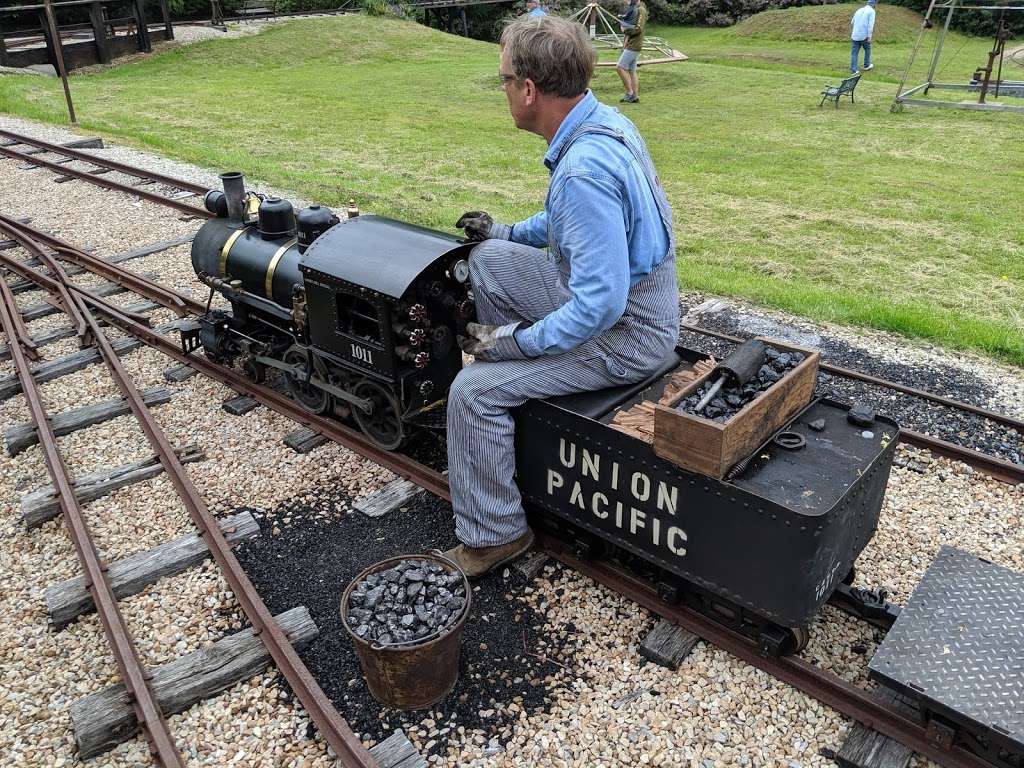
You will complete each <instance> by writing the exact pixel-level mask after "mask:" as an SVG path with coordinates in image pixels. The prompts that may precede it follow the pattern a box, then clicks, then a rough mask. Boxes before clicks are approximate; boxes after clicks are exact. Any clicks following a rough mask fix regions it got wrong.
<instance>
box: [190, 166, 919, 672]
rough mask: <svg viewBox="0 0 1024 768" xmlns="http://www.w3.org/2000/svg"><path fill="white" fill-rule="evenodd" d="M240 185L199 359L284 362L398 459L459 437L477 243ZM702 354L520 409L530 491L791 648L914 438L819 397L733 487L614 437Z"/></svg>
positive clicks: (684, 590) (757, 634)
mask: <svg viewBox="0 0 1024 768" xmlns="http://www.w3.org/2000/svg"><path fill="white" fill-rule="evenodd" d="M222 178H223V179H224V182H225V188H224V191H223V192H220V191H215V192H210V193H208V194H207V197H206V206H207V208H208V209H209V210H211V211H213V212H215V213H216V214H217V217H216V218H214V219H211V220H210V221H209V222H207V223H206V224H204V225H203V227H202V228H201V229H200V231H199V233H198V234H197V236H196V238H195V240H194V242H193V246H192V263H193V266H194V268H195V271H196V274H197V276H198V277H199V279H200V280H202V281H203V282H204V283H205V284H206V285H208V286H210V288H211V298H212V296H213V291H216V292H218V293H220V294H221V295H222V296H224V297H225V298H226V300H227V301H228V303H229V304H230V312H228V311H225V310H221V309H214V310H211V311H208V312H207V314H206V315H205V316H204V317H202V318H201V319H200V321H199V323H198V326H197V327H195V328H192V329H189V330H187V331H183V333H182V344H183V347H184V348H185V351H186V352H190V351H193V350H195V349H198V348H199V347H202V348H203V350H204V352H205V354H206V355H207V356H209V357H212V358H214V359H219V360H222V361H225V362H228V361H232V360H234V361H240V363H241V365H242V366H243V367H244V369H245V370H246V372H247V373H248V375H249V376H251V377H252V378H254V379H256V380H257V381H259V380H262V379H263V378H264V376H265V375H266V373H267V371H268V370H269V369H275V370H277V371H279V372H281V373H282V374H283V375H284V378H285V380H286V381H287V384H288V386H289V388H290V389H291V392H292V394H293V395H294V397H295V399H296V400H297V401H298V402H300V403H301V404H302V405H303V406H304V407H305V408H307V409H308V410H310V411H312V412H315V413H325V412H329V411H330V412H333V413H334V414H335V415H338V416H341V417H346V416H349V415H350V416H351V417H352V418H353V419H354V420H355V421H356V423H357V424H358V425H359V426H360V427H361V428H362V430H363V431H364V432H365V433H366V435H367V436H368V437H369V438H370V439H371V440H373V441H374V442H376V443H377V444H378V445H380V446H381V447H383V448H385V449H388V450H393V449H395V448H397V447H399V446H400V445H401V444H402V443H403V441H404V439H405V438H406V437H407V436H408V434H409V433H410V432H412V431H414V429H416V428H419V427H421V426H426V427H433V428H438V429H443V427H444V416H445V411H444V407H443V406H444V404H445V402H446V397H447V393H448V390H449V387H450V386H451V383H452V381H453V380H454V378H455V376H456V375H457V374H458V372H459V371H460V370H461V367H462V354H461V350H460V349H459V347H458V345H457V343H456V336H458V335H459V334H462V333H463V332H464V329H465V324H466V322H467V321H469V320H471V319H472V318H473V315H474V307H473V298H472V292H471V289H470V285H469V282H468V278H469V266H468V262H467V260H468V257H469V253H468V252H469V248H470V247H471V246H472V244H471V243H463V242H461V241H460V240H458V239H456V238H454V237H452V236H450V235H446V234H443V233H440V232H434V231H431V230H427V229H423V228H420V227H415V226H412V225H409V224H404V223H402V222H398V221H393V220H390V219H386V218H381V217H376V216H357V217H355V218H351V217H350V218H349V219H348V220H347V221H346V222H345V223H339V222H338V220H337V219H336V218H335V217H333V215H332V214H331V213H330V212H329V211H327V210H326V209H323V208H319V207H317V206H313V207H310V208H306V209H304V210H302V211H300V212H299V213H298V214H297V215H295V214H294V213H293V210H292V207H291V205H290V204H289V203H287V202H284V201H281V200H277V199H273V198H267V199H263V200H262V201H258V206H257V207H256V208H255V210H252V205H251V203H253V201H254V200H256V199H255V198H253V197H252V196H249V197H247V195H246V193H245V191H244V187H243V183H242V179H241V175H240V174H225V175H224V176H223V177H222ZM700 357H702V356H701V355H699V354H698V353H695V352H692V351H691V350H686V349H684V348H677V350H676V351H675V353H673V354H672V355H670V357H669V358H668V359H666V360H665V361H663V362H662V364H661V365H660V366H659V367H658V369H657V370H656V371H655V372H654V374H653V375H652V376H651V377H649V378H648V379H647V380H646V381H641V382H636V383H635V384H629V385H625V386H621V387H614V388H610V389H606V390H601V391H599V392H584V393H580V394H577V395H568V396H564V397H557V398H550V399H548V400H543V401H536V400H535V401H530V402H528V403H526V404H525V405H524V406H522V407H521V408H519V409H517V410H516V411H515V412H514V417H515V421H516V479H517V483H518V485H519V488H520V491H521V492H522V496H523V502H524V504H525V505H526V507H527V510H528V512H529V513H530V514H531V516H532V517H533V524H534V525H535V526H548V527H558V528H567V529H568V530H569V537H570V538H571V539H572V540H574V541H575V542H576V543H577V545H578V547H579V552H580V553H582V554H583V555H589V556H593V555H596V554H598V553H603V552H605V551H607V550H609V549H610V550H612V551H613V552H614V553H616V554H617V555H618V556H631V557H636V558H639V559H640V560H641V561H642V562H643V563H644V566H645V567H648V568H650V567H653V568H654V569H656V570H657V572H658V574H657V578H658V580H659V582H660V584H661V585H662V591H663V596H664V597H665V598H666V599H668V600H672V601H682V602H686V603H687V604H689V605H690V606H692V607H694V608H696V609H697V610H700V611H702V612H703V613H705V614H707V615H709V616H711V617H712V618H714V619H716V620H717V621H719V622H723V623H726V624H729V625H730V626H733V627H734V628H736V629H738V630H740V631H743V632H745V633H746V634H748V635H749V636H751V637H752V638H754V639H755V640H756V641H757V642H759V643H760V645H761V648H762V649H763V651H764V652H765V653H769V654H779V653H791V652H794V651H797V650H799V649H800V648H802V647H803V645H804V644H805V643H806V641H807V632H806V630H805V627H806V625H807V624H808V623H809V622H810V621H811V620H812V619H813V617H814V616H815V615H816V613H817V612H818V611H819V610H820V609H821V607H822V605H823V604H824V603H825V601H827V600H828V599H829V596H830V595H831V594H832V593H833V592H834V591H835V590H836V589H837V587H839V585H840V584H841V582H842V581H843V580H844V578H846V577H848V575H849V574H850V573H851V572H852V568H853V563H854V561H855V560H856V558H857V556H858V555H859V554H860V552H861V550H862V549H863V548H864V547H865V546H866V544H867V543H868V541H869V540H870V539H871V536H872V535H873V534H874V531H875V528H876V526H877V523H878V516H879V512H880V510H881V506H882V499H883V496H884V492H885V487H886V484H887V480H888V477H889V470H890V468H891V464H892V459H893V454H894V452H895V447H896V442H897V435H898V431H899V427H898V425H896V424H895V423H894V422H892V421H890V420H887V419H885V418H884V417H881V416H879V417H877V420H876V424H875V426H874V428H873V429H871V430H866V429H863V428H862V427H859V426H855V425H853V424H851V423H848V420H847V418H846V416H847V410H848V409H847V408H846V406H843V405H840V404H837V403H831V402H827V401H820V400H816V401H814V402H812V403H811V404H810V405H808V406H807V407H806V408H804V409H803V410H802V411H801V412H799V413H797V414H796V415H795V416H794V417H793V418H792V419H791V420H790V421H789V423H788V424H787V425H786V427H785V429H786V431H787V434H789V435H790V437H792V435H793V434H796V435H798V436H799V438H800V439H799V440H798V441H797V442H798V443H799V446H798V449H794V448H793V445H792V444H791V443H789V442H787V443H785V444H784V443H782V442H778V443H776V442H773V441H772V440H771V439H770V440H769V441H768V443H766V444H765V445H763V446H760V447H759V448H758V449H757V450H756V451H754V452H753V453H752V454H751V455H750V456H749V457H748V458H747V460H745V461H744V462H742V468H741V470H740V471H737V472H734V473H731V474H730V475H729V476H728V477H727V478H726V479H715V478H711V477H705V476H703V475H701V474H698V473H695V472H691V471H687V470H686V469H683V468H682V467H680V466H677V465H676V464H674V463H672V462H670V461H666V460H665V459H664V458H661V457H660V456H659V455H656V454H655V452H654V450H653V449H652V446H651V445H650V444H648V443H645V442H643V441H642V440H639V439H637V438H635V437H633V436H631V435H627V434H625V433H623V432H620V431H618V430H617V429H615V428H613V427H612V426H610V424H609V422H610V421H611V419H612V417H613V416H614V414H615V412H616V411H617V410H618V409H621V408H623V407H628V406H629V405H631V404H634V403H637V402H639V401H640V400H645V399H651V397H652V395H653V399H655V400H656V399H657V397H658V395H660V393H661V390H662V389H664V386H665V380H666V376H667V375H668V374H669V373H671V372H672V371H674V370H675V369H676V368H677V367H679V366H680V365H685V364H687V363H690V364H692V363H693V362H695V361H696V360H697V359H699V358H700ZM811 423H814V424H815V425H816V426H815V428H811V427H810V426H809V425H810V424H811ZM822 424H825V425H826V427H825V428H824V431H822V427H821V425H822ZM738 466H739V465H738Z"/></svg>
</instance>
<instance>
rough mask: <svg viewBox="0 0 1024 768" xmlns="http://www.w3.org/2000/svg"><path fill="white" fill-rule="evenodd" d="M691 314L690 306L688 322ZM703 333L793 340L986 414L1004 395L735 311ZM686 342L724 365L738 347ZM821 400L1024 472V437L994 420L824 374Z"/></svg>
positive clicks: (945, 371) (970, 378)
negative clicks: (860, 405) (866, 407)
mask: <svg viewBox="0 0 1024 768" xmlns="http://www.w3.org/2000/svg"><path fill="white" fill-rule="evenodd" d="M686 309H687V308H686V307H685V306H684V307H683V313H684V314H685V312H686ZM700 325H701V327H704V328H708V329H711V330H715V331H719V332H721V333H728V334H731V335H733V336H738V337H741V338H749V337H751V336H759V335H764V336H771V337H778V338H783V339H790V340H792V341H793V343H795V344H798V345H807V346H812V347H814V348H816V349H819V350H821V356H822V359H823V360H827V361H828V362H829V363H832V364H834V365H838V366H842V367H844V368H851V369H854V370H857V371H861V372H863V373H867V374H870V375H872V376H877V377H879V378H884V379H888V380H889V381H894V382H898V383H900V384H904V385H906V386H910V387H915V388H917V389H922V390H925V391H928V392H932V393H935V394H937V395H943V396H945V397H949V398H952V399H955V400H960V401H962V402H965V403H970V404H972V405H977V406H980V407H983V408H990V409H991V407H992V406H991V403H992V402H993V401H996V400H997V399H998V397H999V393H998V392H997V391H996V390H995V389H994V388H993V387H992V386H991V385H989V384H987V383H986V382H985V381H984V380H982V379H981V378H980V377H978V376H974V375H972V374H971V373H969V372H967V371H963V370H961V369H959V368H955V367H953V366H946V365H927V366H916V365H906V364H902V363H893V362H889V361H886V360H882V359H880V358H879V357H878V356H877V355H875V354H873V353H871V352H869V351H868V350H865V349H861V348H859V347H855V346H852V345H850V344H847V343H846V342H844V341H841V340H839V339H832V338H829V337H828V336H825V335H822V334H821V333H820V331H818V330H816V329H809V328H801V327H799V326H795V325H794V326H788V325H782V324H780V323H778V322H776V321H774V320H768V319H764V320H763V321H761V322H758V321H757V320H753V321H752V320H751V318H750V314H749V312H745V313H744V314H743V316H742V317H740V316H738V315H737V313H735V312H734V311H732V310H731V309H725V310H722V311H720V312H715V313H710V314H706V315H704V316H702V318H701V321H700ZM679 342H680V344H682V345H683V346H686V347H690V348H691V349H696V350H699V351H702V352H708V353H711V354H714V355H715V356H716V357H717V358H719V359H721V358H722V357H724V356H725V355H727V354H728V353H729V350H731V349H732V347H733V346H734V345H733V344H731V343H729V342H727V341H722V340H720V339H717V338H715V337H713V336H707V335H704V334H699V333H695V332H693V331H687V330H683V331H681V332H680V335H679ZM817 394H818V395H820V396H822V397H829V398H832V399H834V400H838V401H841V402H846V403H854V402H864V403H868V404H870V405H871V406H872V407H873V408H874V409H875V410H876V411H878V412H879V413H884V414H886V415H888V416H890V417H892V418H894V419H895V420H896V421H897V422H898V423H899V424H900V426H902V427H904V428H907V429H913V430H915V431H917V432H922V433H924V434H926V435H931V436H933V437H937V438H940V439H942V440H946V441H947V442H950V443H954V444H956V445H961V446H963V447H965V448H972V449H974V450H976V451H981V452H982V453H986V454H988V455H989V456H995V457H997V458H1000V459H1004V460H1006V461H1010V462H1013V463H1015V464H1024V435H1021V433H1019V432H1017V431H1016V430H1015V429H1012V428H1011V427H1006V426H1003V425H1001V424H999V423H997V422H994V421H992V420H991V419H986V418H984V417H982V416H978V415H976V414H973V413H969V412H965V411H961V410H958V409H955V408H949V407H947V406H943V405H939V404H936V403H931V402H929V401H926V400H922V399H921V398H919V397H914V396H913V395H906V394H903V393H901V392H897V391H895V390H892V389H888V388H885V387H878V386H875V385H872V384H867V383H864V382H860V381H856V380H854V379H847V378H843V377H840V376H832V375H829V374H827V373H824V372H822V373H819V375H818V388H817Z"/></svg>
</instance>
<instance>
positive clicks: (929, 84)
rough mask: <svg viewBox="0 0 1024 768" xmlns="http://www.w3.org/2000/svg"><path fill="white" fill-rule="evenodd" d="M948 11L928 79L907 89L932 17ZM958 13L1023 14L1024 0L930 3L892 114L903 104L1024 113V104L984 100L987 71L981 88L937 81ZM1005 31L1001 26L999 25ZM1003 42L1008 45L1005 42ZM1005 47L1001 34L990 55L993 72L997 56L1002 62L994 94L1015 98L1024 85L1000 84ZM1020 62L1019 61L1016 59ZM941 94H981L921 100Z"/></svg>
mask: <svg viewBox="0 0 1024 768" xmlns="http://www.w3.org/2000/svg"><path fill="white" fill-rule="evenodd" d="M941 10H945V11H946V18H945V21H943V23H942V28H941V29H940V30H939V33H938V38H937V39H936V41H935V49H934V51H933V52H932V58H931V62H930V63H929V65H928V75H927V79H926V80H925V81H924V82H923V83H920V84H919V85H915V86H913V87H912V88H907V87H906V86H907V80H908V79H909V77H910V70H911V69H912V68H913V66H914V61H915V60H916V59H917V54H918V52H919V51H920V49H921V44H922V43H923V42H924V37H925V33H926V32H927V31H928V29H930V28H931V26H932V22H931V18H932V14H933V13H935V12H936V11H941ZM957 10H963V11H1003V12H1006V11H1024V0H1007V2H1004V3H1002V4H992V3H991V2H990V0H973V1H972V0H931V3H930V4H929V6H928V12H927V13H926V14H925V16H924V19H923V20H922V22H921V30H920V32H918V35H917V40H916V41H915V42H914V48H913V50H912V51H911V53H910V60H909V61H908V62H907V68H906V70H905V71H904V72H903V77H901V78H900V84H899V88H897V90H896V99H895V100H894V101H893V104H892V111H893V112H898V111H900V110H901V109H902V108H903V106H904V105H907V104H909V105H913V106H920V107H947V108H950V109H975V110H984V111H989V112H1016V113H1018V114H1024V105H1020V106H1018V105H1014V104H1003V103H996V104H993V103H988V102H986V101H985V96H986V94H987V92H988V86H989V82H990V81H989V74H990V71H989V72H986V75H985V81H984V83H982V84H980V85H972V84H971V83H942V82H937V81H936V79H935V78H936V70H937V69H938V65H939V59H940V58H941V56H942V48H943V45H944V44H945V42H946V34H947V33H948V32H949V24H950V22H951V21H952V20H953V14H954V12H955V11H957ZM1000 30H1002V25H1000ZM1002 42H1005V40H1003V41H1002ZM1002 55H1003V53H1002V46H1001V45H1000V35H999V34H998V33H997V35H996V43H995V45H994V46H993V49H992V52H991V53H990V54H989V66H988V69H989V70H991V66H992V61H993V59H994V57H996V56H998V57H999V60H1000V75H999V76H997V78H996V82H995V88H996V90H995V93H996V95H998V93H999V90H1003V91H1004V92H1007V93H1013V94H1014V95H1016V94H1017V93H1018V92H1019V91H1020V90H1021V88H1022V86H1024V84H1022V83H1017V82H1005V83H1004V82H1002V81H1001V74H1002V73H1001V63H1002ZM1013 60H1014V61H1017V59H1016V58H1014V59H1013ZM933 88H934V89H935V90H938V91H966V92H979V98H978V101H977V102H969V101H947V100H943V99H926V98H921V97H922V96H927V95H928V91H929V90H931V89H933Z"/></svg>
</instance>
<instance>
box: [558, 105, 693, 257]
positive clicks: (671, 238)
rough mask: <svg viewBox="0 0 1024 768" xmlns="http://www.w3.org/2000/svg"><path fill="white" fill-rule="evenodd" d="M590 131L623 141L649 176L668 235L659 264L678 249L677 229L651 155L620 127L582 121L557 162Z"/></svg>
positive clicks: (563, 146)
mask: <svg viewBox="0 0 1024 768" xmlns="http://www.w3.org/2000/svg"><path fill="white" fill-rule="evenodd" d="M588 133H596V134H599V135H602V136H611V137H612V138H613V139H616V140H617V141H620V142H622V144H623V146H625V147H626V149H628V150H629V151H630V153H631V154H632V155H633V157H634V158H635V159H636V161H637V163H638V164H639V166H640V168H641V169H642V170H643V172H644V176H646V177H647V185H648V187H650V190H651V194H652V195H654V202H655V204H656V205H657V206H658V213H659V215H660V216H661V226H662V227H663V228H664V230H665V234H666V235H667V236H668V251H667V252H666V253H665V254H664V256H662V258H661V259H660V260H659V261H658V264H660V263H661V262H662V261H664V260H665V259H666V258H669V257H670V256H674V255H675V250H676V236H675V229H674V228H673V226H672V208H671V207H670V206H669V204H668V198H667V197H666V195H665V188H664V187H662V185H661V181H660V180H659V179H658V174H657V173H656V172H655V170H654V163H653V162H652V161H651V157H650V155H649V154H647V152H645V151H644V150H643V149H641V148H640V147H638V146H636V145H635V144H634V142H633V141H631V140H630V137H628V136H627V135H626V134H625V133H624V132H623V131H621V130H619V129H618V128H612V127H610V126H607V125H602V124H601V123H580V124H579V125H577V126H576V127H575V128H574V129H573V131H572V133H570V134H569V136H568V138H567V139H566V140H565V143H564V144H563V145H562V148H561V150H560V151H559V153H558V157H557V158H556V159H555V162H556V163H557V162H558V161H559V160H561V159H562V156H563V155H564V154H565V153H566V150H568V149H569V147H570V146H572V144H573V143H574V142H575V141H576V140H577V139H579V138H580V137H581V136H584V135H585V134H588ZM655 266H657V264H655Z"/></svg>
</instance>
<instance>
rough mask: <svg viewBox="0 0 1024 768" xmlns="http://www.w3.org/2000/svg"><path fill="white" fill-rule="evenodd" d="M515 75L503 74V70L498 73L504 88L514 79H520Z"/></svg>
mask: <svg viewBox="0 0 1024 768" xmlns="http://www.w3.org/2000/svg"><path fill="white" fill-rule="evenodd" d="M518 79H519V78H517V77H516V76H515V75H503V74H502V73H501V72H499V73H498V80H499V82H500V83H501V87H502V88H504V87H505V86H506V85H508V84H509V83H511V82H512V81H513V80H518Z"/></svg>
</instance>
